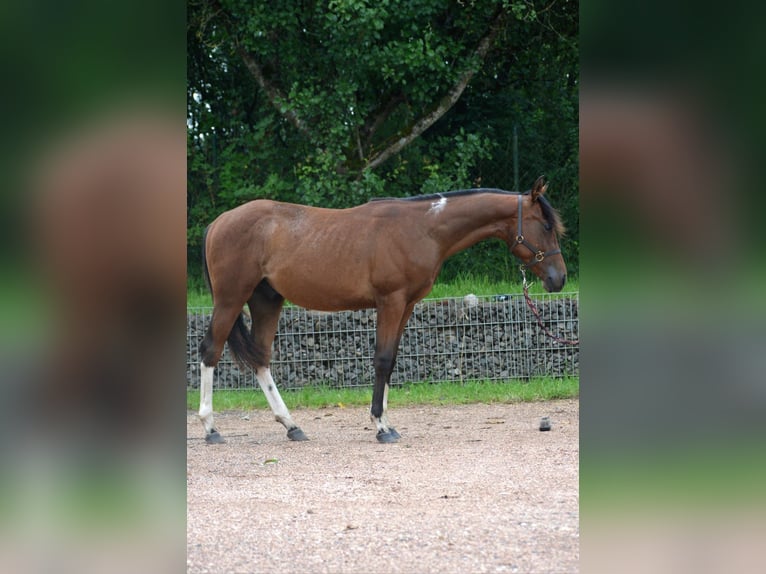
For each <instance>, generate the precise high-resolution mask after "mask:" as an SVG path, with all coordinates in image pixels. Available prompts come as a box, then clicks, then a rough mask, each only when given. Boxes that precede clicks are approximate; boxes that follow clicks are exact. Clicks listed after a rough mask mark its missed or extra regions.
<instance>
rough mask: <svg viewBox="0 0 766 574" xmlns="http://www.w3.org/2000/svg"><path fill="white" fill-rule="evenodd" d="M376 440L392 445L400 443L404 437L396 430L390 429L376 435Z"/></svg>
mask: <svg viewBox="0 0 766 574" xmlns="http://www.w3.org/2000/svg"><path fill="white" fill-rule="evenodd" d="M375 438H377V439H378V442H382V443H384V444H390V443H394V442H398V441H399V439H400V438H402V435H400V434H399V433H398V432H396V429H395V428H393V427H389V429H388V432H382V431H378V434H377V435H375Z"/></svg>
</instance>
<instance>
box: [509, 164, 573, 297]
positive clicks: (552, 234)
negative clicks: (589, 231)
mask: <svg viewBox="0 0 766 574" xmlns="http://www.w3.org/2000/svg"><path fill="white" fill-rule="evenodd" d="M547 189H548V184H547V183H545V182H544V180H543V177H542V176H541V177H539V178H538V179H537V181H535V184H534V185H533V186H532V190H531V191H530V192H528V193H525V194H522V195H519V197H518V202H519V203H518V205H519V211H518V223H517V226H516V234H515V236H511V238H510V239H511V242H510V244H509V245H510V246H511V252H512V253H513V254H514V255H515V256H516V257H518V258H519V259H521V261H522V262H523V264H524V266H525V267H526V268H527V269H530V270H531V271H532V272H533V273H534V274H535V275H537V276H538V277H539V278H540V279H541V280H542V282H543V286H544V287H545V290H546V291H548V292H554V291H561V289H562V288H563V287H564V283H566V280H567V268H566V264H565V263H564V258H563V257H562V255H561V248H560V247H559V239H558V238H559V235H560V234H562V233H564V225H563V224H562V222H561V218H560V217H559V214H558V213H557V212H556V210H555V209H553V207H551V204H550V203H548V200H547V199H546V198H545V196H544V195H543V194H544V193H545V192H546V190H547Z"/></svg>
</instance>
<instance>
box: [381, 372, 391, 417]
mask: <svg viewBox="0 0 766 574" xmlns="http://www.w3.org/2000/svg"><path fill="white" fill-rule="evenodd" d="M380 419H381V422H382V423H383V425H384V426H386V427H388V426H390V424H389V422H388V383H386V386H385V387H384V388H383V414H382V415H381V417H380Z"/></svg>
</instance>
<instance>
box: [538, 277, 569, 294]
mask: <svg viewBox="0 0 766 574" xmlns="http://www.w3.org/2000/svg"><path fill="white" fill-rule="evenodd" d="M566 282H567V274H566V273H556V272H550V273H548V274H547V275H546V276H545V279H544V280H543V286H544V287H545V290H546V291H547V292H548V293H558V292H559V291H561V290H562V289H563V288H564V285H565V284H566Z"/></svg>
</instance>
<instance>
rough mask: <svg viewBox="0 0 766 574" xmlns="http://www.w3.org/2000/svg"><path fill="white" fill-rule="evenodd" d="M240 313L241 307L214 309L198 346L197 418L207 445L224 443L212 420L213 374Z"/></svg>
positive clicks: (219, 307)
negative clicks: (199, 355)
mask: <svg viewBox="0 0 766 574" xmlns="http://www.w3.org/2000/svg"><path fill="white" fill-rule="evenodd" d="M240 312H241V307H236V306H228V307H224V306H218V307H216V308H215V309H214V310H213V317H212V319H211V321H210V326H209V327H208V330H207V333H205V338H204V339H203V340H202V343H201V344H200V354H201V355H202V362H201V363H200V385H199V418H200V420H201V421H202V424H203V425H204V427H205V441H207V442H208V443H222V442H224V440H223V438H222V437H221V434H220V433H219V432H218V429H216V427H215V421H214V420H213V372H214V371H215V366H216V365H217V364H218V361H219V359H220V358H221V354H222V353H223V346H224V343H225V342H226V337H227V336H228V334H229V332H230V331H231V327H232V325H233V324H234V321H235V320H236V318H237V316H238V315H239V313H240Z"/></svg>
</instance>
